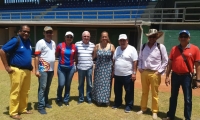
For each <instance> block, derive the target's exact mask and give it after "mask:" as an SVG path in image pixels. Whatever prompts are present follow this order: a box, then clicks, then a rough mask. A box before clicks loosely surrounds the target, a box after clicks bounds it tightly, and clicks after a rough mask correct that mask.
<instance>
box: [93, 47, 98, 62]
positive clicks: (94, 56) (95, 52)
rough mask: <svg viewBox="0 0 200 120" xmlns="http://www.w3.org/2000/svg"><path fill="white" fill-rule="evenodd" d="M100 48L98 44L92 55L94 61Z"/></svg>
mask: <svg viewBox="0 0 200 120" xmlns="http://www.w3.org/2000/svg"><path fill="white" fill-rule="evenodd" d="M98 46H99V44H97V45H96V46H95V47H94V50H93V53H92V60H94V59H95V58H96V57H97V50H98Z"/></svg>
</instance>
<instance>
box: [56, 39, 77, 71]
mask: <svg viewBox="0 0 200 120" xmlns="http://www.w3.org/2000/svg"><path fill="white" fill-rule="evenodd" d="M76 52H77V48H76V46H75V44H71V45H70V46H67V45H66V43H65V42H62V43H60V44H58V46H57V47H56V53H58V55H59V64H58V65H59V66H63V67H72V66H73V65H74V61H75V53H76Z"/></svg>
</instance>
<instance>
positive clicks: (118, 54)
mask: <svg viewBox="0 0 200 120" xmlns="http://www.w3.org/2000/svg"><path fill="white" fill-rule="evenodd" d="M113 59H114V60H115V64H114V65H115V66H114V67H115V70H114V74H115V75H117V76H128V75H131V74H132V73H133V62H134V61H137V60H138V54H137V51H136V49H135V47H133V46H131V45H128V46H127V47H126V49H124V50H122V49H121V47H120V46H118V47H117V48H116V50H115V52H114V55H113Z"/></svg>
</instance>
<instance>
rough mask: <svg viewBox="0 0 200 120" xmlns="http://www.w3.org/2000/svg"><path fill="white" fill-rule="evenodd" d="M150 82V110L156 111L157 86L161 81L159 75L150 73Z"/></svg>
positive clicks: (157, 108)
mask: <svg viewBox="0 0 200 120" xmlns="http://www.w3.org/2000/svg"><path fill="white" fill-rule="evenodd" d="M149 81H150V84H151V94H152V112H153V113H157V112H158V110H159V107H158V87H159V85H160V82H161V75H160V74H159V75H156V74H154V73H152V74H151V77H150V79H149Z"/></svg>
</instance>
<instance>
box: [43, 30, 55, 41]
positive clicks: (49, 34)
mask: <svg viewBox="0 0 200 120" xmlns="http://www.w3.org/2000/svg"><path fill="white" fill-rule="evenodd" d="M52 36H53V31H52V30H48V31H44V38H45V40H51V39H52Z"/></svg>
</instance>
